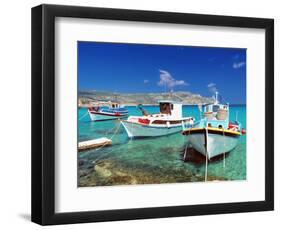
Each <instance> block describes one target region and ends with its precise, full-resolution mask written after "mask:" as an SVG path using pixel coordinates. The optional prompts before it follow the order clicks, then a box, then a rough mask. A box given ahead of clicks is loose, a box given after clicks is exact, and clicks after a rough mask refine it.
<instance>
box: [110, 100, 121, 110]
mask: <svg viewBox="0 0 281 230" xmlns="http://www.w3.org/2000/svg"><path fill="white" fill-rule="evenodd" d="M109 107H110V108H112V109H117V108H120V105H119V104H118V103H117V102H109Z"/></svg>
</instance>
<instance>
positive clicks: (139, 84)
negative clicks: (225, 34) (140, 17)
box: [78, 42, 246, 104]
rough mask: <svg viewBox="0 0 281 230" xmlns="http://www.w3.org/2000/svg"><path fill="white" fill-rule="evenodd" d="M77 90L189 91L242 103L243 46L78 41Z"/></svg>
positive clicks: (243, 102) (126, 91)
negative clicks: (215, 46)
mask: <svg viewBox="0 0 281 230" xmlns="http://www.w3.org/2000/svg"><path fill="white" fill-rule="evenodd" d="M78 84H79V90H85V89H87V90H88V89H94V90H99V91H111V92H120V93H145V92H147V93H149V92H165V91H171V90H173V91H189V92H191V93H196V94H201V95H202V96H208V97H210V96H212V94H213V92H214V91H216V90H217V91H219V93H220V94H221V95H222V96H223V98H225V100H226V101H228V102H230V103H232V104H234V103H235V104H245V103H246V50H245V49H236V48H235V49H234V48H210V47H189V46H168V45H143V44H117V43H100V42H78Z"/></svg>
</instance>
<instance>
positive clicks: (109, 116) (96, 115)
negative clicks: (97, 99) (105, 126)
mask: <svg viewBox="0 0 281 230" xmlns="http://www.w3.org/2000/svg"><path fill="white" fill-rule="evenodd" d="M88 113H89V116H90V118H91V120H92V121H105V120H114V119H119V118H124V117H127V116H128V110H127V109H126V108H124V107H123V106H121V105H120V104H119V103H117V102H111V101H109V102H103V103H98V104H97V105H96V106H93V107H90V108H88Z"/></svg>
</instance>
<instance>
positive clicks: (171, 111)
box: [159, 101, 182, 118]
mask: <svg viewBox="0 0 281 230" xmlns="http://www.w3.org/2000/svg"><path fill="white" fill-rule="evenodd" d="M159 109H160V113H161V114H167V115H170V116H171V117H173V118H182V104H181V103H180V102H174V101H159Z"/></svg>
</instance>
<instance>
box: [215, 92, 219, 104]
mask: <svg viewBox="0 0 281 230" xmlns="http://www.w3.org/2000/svg"><path fill="white" fill-rule="evenodd" d="M218 94H219V93H218V91H216V92H215V104H216V105H217V104H218V103H219V101H218Z"/></svg>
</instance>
